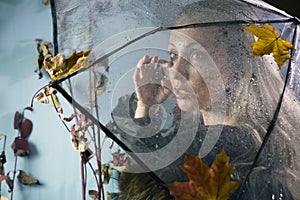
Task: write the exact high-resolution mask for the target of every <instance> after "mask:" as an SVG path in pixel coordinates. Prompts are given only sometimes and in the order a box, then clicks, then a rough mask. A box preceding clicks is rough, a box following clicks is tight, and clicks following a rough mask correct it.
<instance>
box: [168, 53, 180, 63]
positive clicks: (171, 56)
mask: <svg viewBox="0 0 300 200" xmlns="http://www.w3.org/2000/svg"><path fill="white" fill-rule="evenodd" d="M169 55H170V60H171V61H175V60H176V59H177V57H178V54H177V53H176V52H175V51H170V52H169Z"/></svg>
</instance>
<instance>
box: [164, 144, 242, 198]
mask: <svg viewBox="0 0 300 200" xmlns="http://www.w3.org/2000/svg"><path fill="white" fill-rule="evenodd" d="M181 169H182V170H183V171H184V172H185V173H186V175H187V176H188V179H189V181H188V182H175V183H172V184H167V185H166V187H167V188H168V189H169V191H170V194H171V195H172V196H174V197H175V199H176V200H196V199H197V200H227V199H228V198H229V197H230V195H231V194H232V193H233V192H234V191H235V190H236V189H237V188H238V187H239V185H240V183H239V182H236V181H231V180H230V175H231V173H232V171H233V169H234V165H233V164H229V157H228V156H227V155H226V153H225V151H224V149H223V150H222V151H221V152H220V153H219V154H217V155H216V157H215V160H214V162H213V163H212V165H211V167H208V166H207V165H206V164H204V163H203V161H202V160H201V159H200V158H199V157H198V156H191V155H186V156H185V160H184V165H183V166H182V167H181Z"/></svg>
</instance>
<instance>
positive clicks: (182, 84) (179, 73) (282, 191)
mask: <svg viewBox="0 0 300 200" xmlns="http://www.w3.org/2000/svg"><path fill="white" fill-rule="evenodd" d="M249 10H250V9H248V8H247V7H245V6H244V5H243V4H239V3H237V2H235V1H229V0H226V1H224V0H212V1H199V2H196V3H193V4H191V5H188V6H187V7H185V8H184V10H183V11H182V13H181V14H180V16H179V18H178V20H177V21H176V25H184V24H192V23H199V22H201V21H199V19H204V20H207V19H206V18H207V16H209V18H210V19H209V20H210V21H232V20H235V18H236V16H238V15H241V14H242V15H244V16H248V17H249V16H252V14H251V12H250V11H249ZM252 41H253V37H252V36H251V35H250V34H249V33H247V32H245V31H244V30H243V28H242V25H238V24H231V25H229V24H227V25H222V24H221V25H211V26H206V27H198V28H185V29H178V30H177V31H172V33H171V35H170V41H169V47H168V51H169V55H170V61H169V62H166V61H162V60H160V59H159V58H158V57H157V56H153V57H152V58H149V56H144V57H143V58H142V59H141V60H140V61H139V62H138V64H137V68H136V71H135V74H134V81H135V86H136V94H134V95H133V96H132V97H130V98H124V99H121V100H120V101H119V106H118V107H119V108H118V107H117V108H116V109H115V110H114V112H113V113H112V116H113V118H114V119H115V121H116V124H117V126H118V127H119V128H120V129H121V130H123V131H124V130H129V129H131V130H130V131H131V133H130V134H129V135H128V133H127V134H121V135H122V137H123V140H124V141H125V143H126V144H128V145H129V147H130V148H131V149H133V150H134V152H137V153H147V152H153V151H156V150H157V149H162V148H164V146H167V145H168V144H169V143H171V142H172V141H174V140H175V139H176V137H177V135H178V133H179V134H182V135H185V137H184V138H181V139H182V140H181V141H177V143H174V144H173V146H174V145H175V146H176V145H178V149H179V151H182V149H184V150H185V152H183V153H181V155H183V154H184V153H189V154H193V155H200V156H201V157H202V159H203V160H204V162H205V163H206V164H208V165H210V164H211V162H212V160H213V159H214V157H215V155H216V154H217V153H219V152H220V150H221V148H224V149H225V151H226V153H227V155H228V156H229V157H230V158H231V162H233V163H235V164H236V169H235V171H234V174H233V176H232V177H233V179H235V180H238V181H241V182H242V181H243V180H245V177H246V176H247V174H248V172H249V170H250V168H251V165H252V162H253V160H254V158H255V156H256V153H257V151H258V149H259V147H260V145H261V143H262V141H263V138H264V136H265V134H266V132H267V129H268V127H269V125H270V122H271V120H272V117H273V113H274V112H275V109H276V105H277V103H278V99H279V96H280V93H281V91H282V88H283V81H282V79H281V78H280V76H279V72H278V71H277V70H276V69H275V68H274V67H273V66H272V65H270V64H268V63H267V62H265V60H264V59H263V58H260V57H253V56H252V48H251V42H252ZM172 97H174V98H175V101H176V104H177V105H176V106H175V107H173V108H172V109H173V114H174V115H173V118H172V119H171V121H172V123H171V125H169V129H171V130H172V132H165V130H166V127H165V126H166V124H168V123H165V122H168V120H169V118H170V117H169V116H167V117H166V118H165V119H164V120H159V118H160V117H161V116H162V115H161V114H156V113H163V112H162V111H161V110H162V109H161V107H164V106H163V105H164V104H165V103H166V101H168V100H169V98H171V100H172ZM171 102H172V101H171ZM126 104H130V106H129V107H128V109H129V110H128V112H129V113H130V115H131V117H132V118H134V120H132V121H134V123H135V124H138V125H140V126H139V127H140V128H136V127H137V126H136V125H132V124H130V123H131V122H130V120H126V119H125V120H124V119H123V120H122V122H121V120H120V119H122V114H121V112H127V111H124V110H122V111H120V110H121V109H120V107H122V108H124V107H123V106H122V105H126ZM168 104H171V103H168ZM164 108H165V107H164ZM299 113H300V109H299V104H298V103H297V102H295V101H293V97H292V94H290V91H288V92H287V94H286V96H285V98H284V100H283V105H282V108H281V111H280V114H279V119H278V120H277V123H276V126H275V127H274V129H273V131H272V134H271V136H270V138H269V140H268V143H267V144H266V147H265V148H264V150H263V152H262V155H261V156H260V157H259V159H258V164H257V165H256V167H255V168H254V169H253V171H252V173H251V174H250V178H249V185H248V187H247V188H246V190H245V191H244V192H241V193H239V194H238V192H236V193H234V194H233V195H232V199H235V198H238V199H272V198H285V199H300V193H299V191H298V189H297V185H298V184H297V183H300V180H299V177H300V176H299V175H300V174H299V172H300V171H299V170H300V168H299V164H300V163H299V159H300V149H299V147H298V146H299V145H298V144H299V143H298V144H297V142H296V141H299V130H300V127H299V124H298V123H297V122H298V120H299V115H300V114H299ZM162 121H163V122H164V123H163V122H162ZM195 124H197V125H195ZM149 125H151V126H149ZM125 126H127V129H126V128H124V127H125ZM143 126H147V128H143ZM159 126H160V127H163V128H158V129H156V128H157V127H159ZM195 126H196V131H195V133H194V132H193V131H192V129H193V128H195ZM128 127H134V128H128ZM152 127H153V128H152ZM189 138H192V141H190V140H189ZM207 138H208V139H207ZM185 140H189V142H187V143H185V144H184V145H183V146H184V147H183V148H180V145H181V146H182V143H184V141H185ZM161 142H162V143H163V144H161ZM175 152H176V148H175V150H174V149H172V151H167V152H166V153H165V154H163V153H164V152H163V151H160V154H155V156H154V157H155V158H156V160H161V162H159V161H155V159H151V158H149V160H151V162H148V161H147V159H143V160H144V161H145V162H146V163H147V164H149V165H150V169H151V170H152V171H154V172H155V174H156V175H157V176H158V177H159V178H161V179H162V180H163V181H164V182H165V183H172V182H174V181H186V180H187V177H186V176H185V175H184V174H183V173H182V172H181V170H180V168H179V166H180V165H182V163H183V156H178V155H177V154H176V153H175ZM168 154H171V157H173V160H172V161H166V162H167V163H166V164H163V160H164V158H165V159H166V160H168V159H167V157H168ZM149 157H150V156H149ZM152 162H153V163H154V164H153V165H152ZM157 163H159V164H161V165H159V164H157ZM137 172H139V171H138V170H137ZM120 187H121V190H122V191H123V194H124V198H126V199H172V197H171V196H170V195H169V194H168V192H167V191H165V190H164V189H163V188H162V187H160V186H159V185H158V184H156V182H155V181H153V180H152V179H151V178H149V177H148V175H145V174H143V173H138V174H134V173H123V174H122V175H121V181H120ZM238 195H239V196H238Z"/></svg>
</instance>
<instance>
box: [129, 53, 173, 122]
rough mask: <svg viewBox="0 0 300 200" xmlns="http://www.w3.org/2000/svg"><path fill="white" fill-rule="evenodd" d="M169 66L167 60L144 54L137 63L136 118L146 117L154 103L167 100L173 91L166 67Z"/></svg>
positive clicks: (135, 74) (135, 80) (135, 77)
mask: <svg viewBox="0 0 300 200" xmlns="http://www.w3.org/2000/svg"><path fill="white" fill-rule="evenodd" d="M166 67H169V63H168V62H166V61H162V60H160V61H158V57H157V56H154V57H153V58H151V59H150V58H149V57H148V56H144V57H143V58H142V59H141V60H139V62H138V63H137V67H136V70H135V73H134V77H133V78H134V84H135V89H136V94H137V99H138V104H137V109H136V113H135V118H140V117H145V116H146V115H147V114H148V111H149V108H150V107H151V106H152V105H154V104H160V103H162V102H163V101H165V100H166V99H167V98H168V96H169V95H170V93H171V90H170V83H169V80H167V75H166V74H165V73H164V71H165V70H164V68H166Z"/></svg>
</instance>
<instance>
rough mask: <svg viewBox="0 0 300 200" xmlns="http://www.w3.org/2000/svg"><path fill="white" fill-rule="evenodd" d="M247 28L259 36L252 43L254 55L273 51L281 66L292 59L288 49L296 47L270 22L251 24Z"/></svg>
mask: <svg viewBox="0 0 300 200" xmlns="http://www.w3.org/2000/svg"><path fill="white" fill-rule="evenodd" d="M245 30H248V31H250V32H252V33H253V34H254V35H255V36H256V37H258V40H257V41H256V42H253V44H252V45H253V49H252V53H253V55H255V56H263V55H266V54H270V53H273V57H274V60H275V62H276V63H277V65H278V66H279V67H282V65H283V64H284V62H285V61H286V60H288V59H291V55H290V53H289V52H288V51H289V49H294V47H293V45H292V44H291V43H290V42H289V41H287V40H284V39H282V38H280V37H279V35H278V31H277V30H276V29H275V28H274V27H273V26H271V25H270V24H263V25H262V26H257V25H254V24H250V25H249V26H247V27H246V28H245Z"/></svg>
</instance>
